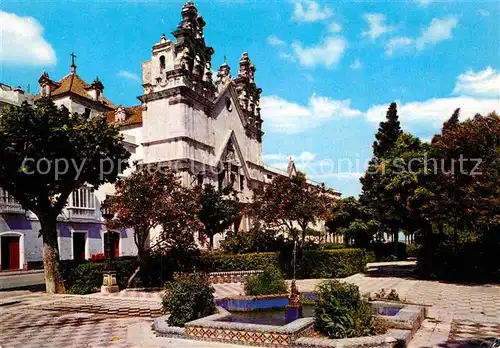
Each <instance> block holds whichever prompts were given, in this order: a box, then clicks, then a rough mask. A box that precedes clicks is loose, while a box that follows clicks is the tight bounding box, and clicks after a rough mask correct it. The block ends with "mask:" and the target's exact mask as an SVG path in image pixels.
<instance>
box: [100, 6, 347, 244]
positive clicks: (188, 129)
mask: <svg viewBox="0 0 500 348" xmlns="http://www.w3.org/2000/svg"><path fill="white" fill-rule="evenodd" d="M181 15H182V19H181V22H180V23H179V25H178V26H177V29H176V30H175V31H174V32H173V33H172V34H173V36H174V37H175V40H174V41H171V40H168V39H167V38H166V37H165V35H162V36H161V38H160V40H159V41H158V42H157V43H155V44H154V45H153V47H152V54H151V57H150V59H149V60H147V61H145V62H143V63H142V86H143V94H142V95H141V96H139V97H138V99H139V101H140V104H139V105H136V106H132V107H129V108H123V107H118V108H117V109H115V110H112V111H109V112H108V113H106V116H107V118H108V120H109V121H110V122H112V123H115V124H117V125H119V126H120V128H121V131H122V133H123V134H124V135H125V137H126V139H129V140H130V141H132V142H134V143H135V144H136V145H137V146H138V147H137V150H136V154H137V159H140V161H141V162H142V163H143V164H156V165H158V166H159V167H161V166H167V167H170V168H174V169H175V170H176V171H177V172H178V173H179V175H180V177H181V180H182V183H183V184H184V185H186V186H193V185H197V184H203V183H212V184H214V185H215V186H216V187H217V186H218V187H224V186H226V185H228V184H229V183H233V187H234V188H235V189H237V190H238V192H239V193H238V195H239V200H240V201H241V202H250V201H251V199H252V196H253V191H254V190H255V189H256V188H257V187H259V186H260V185H262V184H263V183H265V182H269V181H271V180H272V179H273V177H275V176H277V175H293V174H294V173H295V166H294V165H293V162H292V163H291V165H290V166H289V168H288V170H287V172H284V171H280V170H277V169H274V168H270V167H268V166H266V165H265V164H264V163H263V160H262V139H263V135H264V133H263V132H262V123H263V120H262V118H261V115H260V107H259V102H260V94H261V92H262V90H261V89H260V88H259V87H258V86H257V84H256V80H255V72H256V68H255V66H254V65H253V64H252V61H251V59H250V57H249V55H248V54H247V53H246V52H244V53H243V54H242V56H241V58H240V60H239V64H238V67H237V71H236V75H235V76H234V77H233V76H231V69H230V67H229V66H228V65H227V63H223V64H222V65H221V66H220V67H219V69H218V71H217V72H216V78H215V79H214V78H213V72H212V69H211V67H212V54H213V53H214V49H213V48H212V47H209V46H207V45H206V43H205V38H204V35H203V28H204V26H205V21H204V20H203V18H202V17H201V16H199V14H198V11H197V9H196V7H195V6H194V4H193V3H192V2H187V3H186V4H185V5H184V7H183V8H182V12H181ZM312 184H313V183H312ZM330 192H331V194H332V195H334V196H336V197H339V196H340V193H339V192H338V191H335V190H331V191H330ZM251 224H252V221H251V219H250V218H249V217H248V216H247V217H243V219H241V221H240V222H239V226H238V228H239V229H240V230H243V231H246V230H248V229H249V228H250V226H251ZM216 243H217V241H216Z"/></svg>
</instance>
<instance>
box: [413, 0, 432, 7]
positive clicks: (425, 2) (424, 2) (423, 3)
mask: <svg viewBox="0 0 500 348" xmlns="http://www.w3.org/2000/svg"><path fill="white" fill-rule="evenodd" d="M415 1H416V2H418V3H419V5H420V6H427V5H429V4H430V3H431V2H433V1H434V0H415Z"/></svg>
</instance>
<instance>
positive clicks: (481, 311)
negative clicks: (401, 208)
mask: <svg viewBox="0 0 500 348" xmlns="http://www.w3.org/2000/svg"><path fill="white" fill-rule="evenodd" d="M402 265H403V266H406V265H407V263H403V264H402ZM393 266H394V267H395V269H393V270H391V269H389V270H388V272H377V267H379V268H384V267H389V268H390V267H391V264H371V265H370V269H371V272H370V273H369V274H368V275H365V274H356V275H354V276H351V277H348V278H346V279H344V280H345V281H347V282H349V283H353V284H356V285H358V286H359V288H360V291H361V292H362V293H367V292H370V293H374V292H377V291H379V290H380V289H382V288H383V289H386V290H390V289H395V290H396V291H397V292H398V294H399V295H400V298H401V299H402V300H405V301H407V302H411V303H417V304H423V305H426V306H429V307H428V309H429V314H428V316H429V318H428V319H427V320H426V321H424V323H423V326H422V328H421V329H420V330H419V331H418V332H417V334H416V336H415V337H414V339H413V340H412V341H411V342H410V345H409V348H417V347H418V348H423V347H451V348H465V347H475V346H479V345H480V344H481V343H482V342H485V340H486V339H490V340H491V339H493V338H494V337H500V286H491V285H482V286H474V285H460V284H448V283H442V282H434V281H420V280H415V279H411V278H409V277H407V276H406V274H405V272H404V271H403V272H401V271H400V270H396V269H397V266H398V263H396V264H393ZM320 281H321V280H300V281H298V282H297V285H298V287H299V290H300V291H312V290H313V289H314V288H315V287H316V285H317V284H318V283H319V282H320ZM214 287H215V289H216V293H215V296H216V297H218V298H221V297H226V296H232V295H239V294H242V293H243V286H242V284H215V285H214ZM160 300H161V292H159V291H156V292H155V291H153V292H144V291H122V292H120V293H119V294H113V295H101V294H93V295H88V296H75V295H47V294H43V293H31V292H27V291H11V292H0V346H2V348H5V347H27V348H30V347H183V346H185V347H214V348H216V347H217V348H218V347H221V348H222V347H237V346H235V345H228V344H222V343H207V342H198V341H180V340H176V339H165V338H156V337H155V336H154V334H153V332H152V331H151V324H152V321H151V318H144V317H142V318H141V317H139V315H141V314H143V315H148V316H155V315H157V313H159V312H156V311H159V308H160ZM47 308H50V309H51V310H50V311H49V310H46V309H47ZM60 309H64V310H65V311H60ZM141 310H142V311H141ZM82 311H86V312H87V313H83V312H82ZM89 312H90V313H89ZM103 313H107V314H103ZM127 328H128V329H127ZM495 335H496V336H495Z"/></svg>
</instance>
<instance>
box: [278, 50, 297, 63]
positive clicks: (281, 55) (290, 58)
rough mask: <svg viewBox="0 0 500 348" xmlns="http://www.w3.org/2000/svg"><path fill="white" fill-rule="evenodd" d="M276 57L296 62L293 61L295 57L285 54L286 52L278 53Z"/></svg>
mask: <svg viewBox="0 0 500 348" xmlns="http://www.w3.org/2000/svg"><path fill="white" fill-rule="evenodd" d="M278 56H279V57H280V58H281V59H285V60H289V61H291V62H296V61H297V60H296V59H295V57H294V56H293V55H291V54H290V53H286V52H280V53H279V54H278Z"/></svg>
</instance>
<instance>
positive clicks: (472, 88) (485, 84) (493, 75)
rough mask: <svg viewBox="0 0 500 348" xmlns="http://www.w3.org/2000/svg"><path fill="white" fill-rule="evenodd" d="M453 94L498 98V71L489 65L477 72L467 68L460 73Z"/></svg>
mask: <svg viewBox="0 0 500 348" xmlns="http://www.w3.org/2000/svg"><path fill="white" fill-rule="evenodd" d="M453 94H455V95H470V96H483V97H492V98H494V97H496V98H500V72H497V71H496V70H495V69H493V68H492V67H491V66H489V67H487V68H486V69H484V70H483V71H479V72H477V73H475V72H474V71H472V70H469V71H467V72H466V73H464V74H460V75H458V78H457V82H456V84H455V88H454V89H453Z"/></svg>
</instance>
